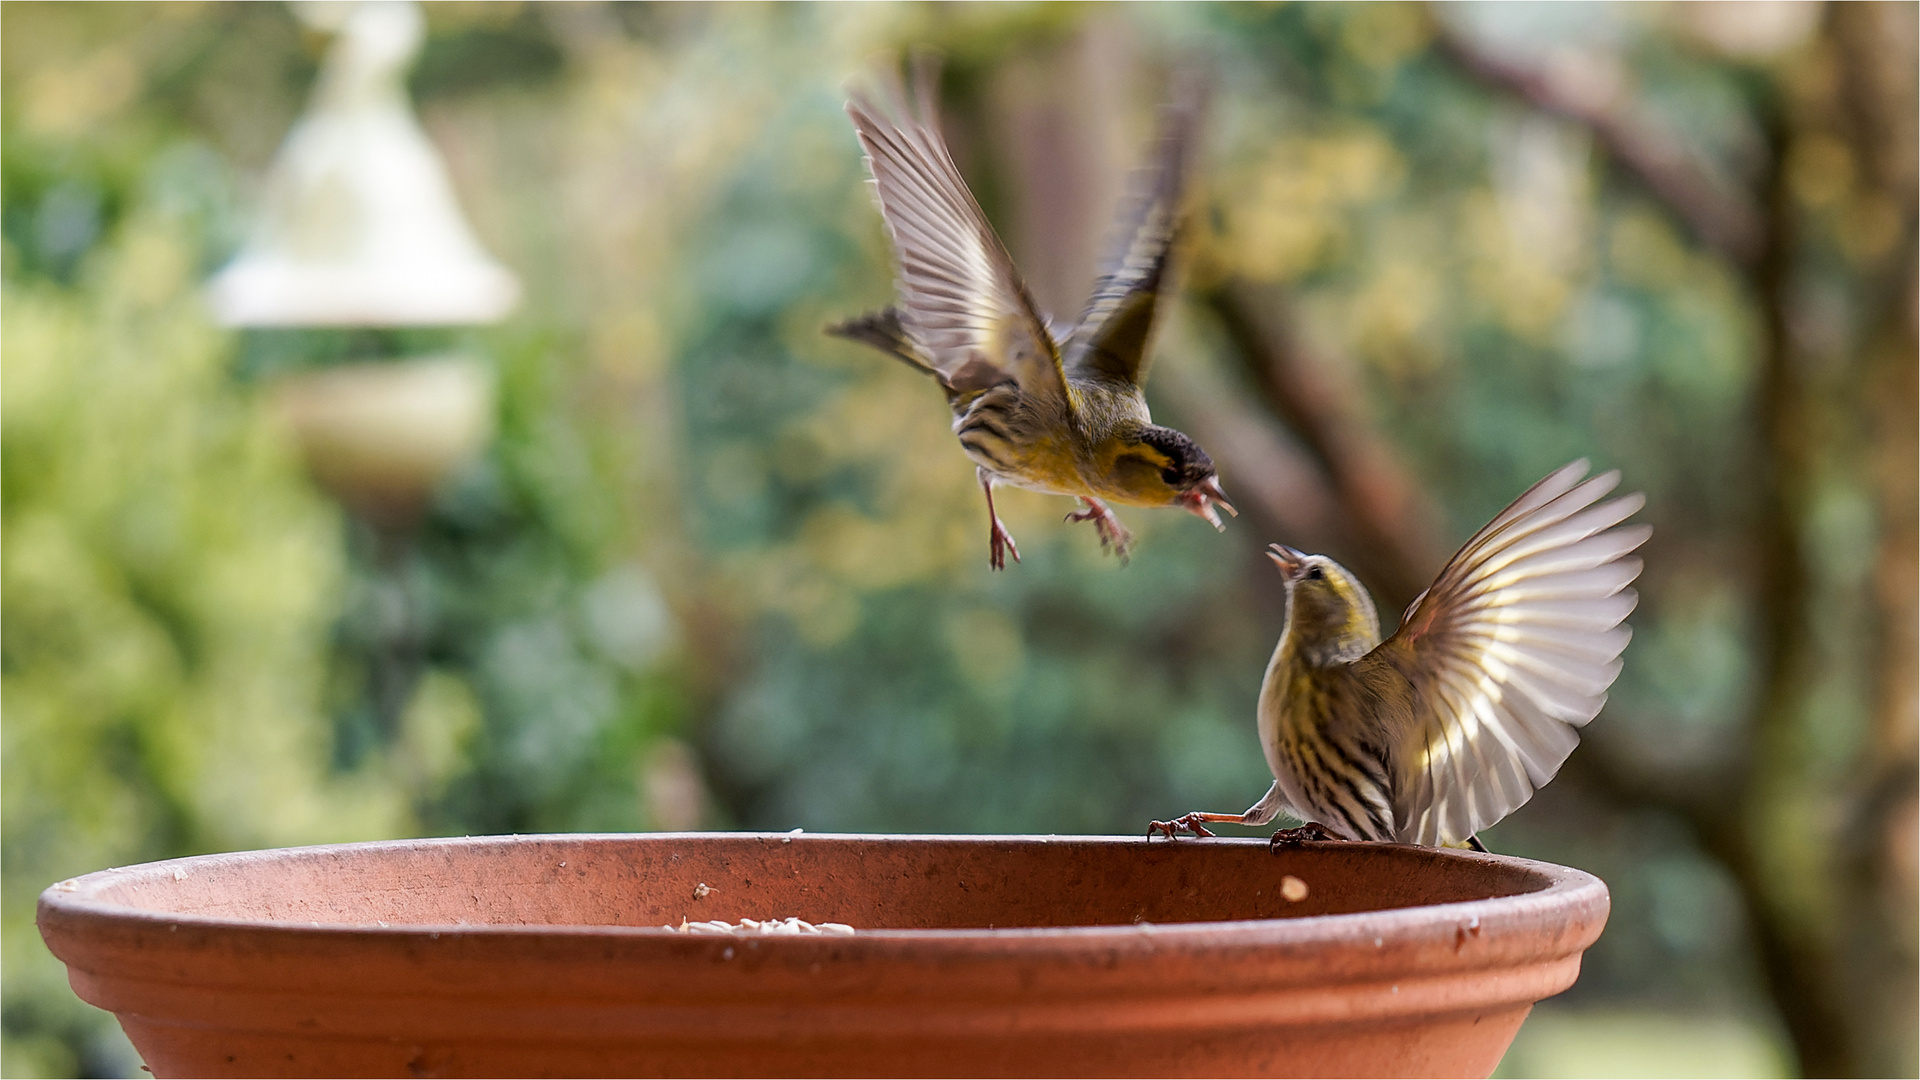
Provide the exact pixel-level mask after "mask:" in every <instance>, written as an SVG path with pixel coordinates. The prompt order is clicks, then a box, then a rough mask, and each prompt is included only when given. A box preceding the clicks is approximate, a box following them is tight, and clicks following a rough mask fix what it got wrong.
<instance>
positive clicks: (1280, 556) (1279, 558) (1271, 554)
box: [1267, 544, 1307, 581]
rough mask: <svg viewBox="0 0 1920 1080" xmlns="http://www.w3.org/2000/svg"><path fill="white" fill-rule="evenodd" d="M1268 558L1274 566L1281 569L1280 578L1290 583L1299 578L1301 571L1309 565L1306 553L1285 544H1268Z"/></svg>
mask: <svg viewBox="0 0 1920 1080" xmlns="http://www.w3.org/2000/svg"><path fill="white" fill-rule="evenodd" d="M1267 558H1269V559H1272V560H1273V565H1275V566H1277V567H1279V568H1280V576H1281V577H1284V578H1286V579H1287V580H1288V581H1292V580H1293V579H1295V578H1297V577H1299V576H1300V571H1301V570H1302V569H1303V568H1304V567H1305V566H1306V565H1307V556H1306V553H1305V552H1303V551H1296V550H1294V549H1293V548H1290V547H1288V546H1287V545H1285V544H1268V545H1267Z"/></svg>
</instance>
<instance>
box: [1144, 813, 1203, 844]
mask: <svg viewBox="0 0 1920 1080" xmlns="http://www.w3.org/2000/svg"><path fill="white" fill-rule="evenodd" d="M1182 830H1185V831H1188V832H1191V833H1193V835H1195V836H1212V835H1213V830H1211V829H1209V828H1207V827H1206V826H1205V825H1203V824H1201V823H1200V816H1199V815H1198V814H1186V815H1184V816H1181V817H1177V818H1174V819H1173V820H1172V821H1154V822H1149V823H1148V825H1147V839H1149V840H1151V839H1153V838H1154V835H1155V834H1161V835H1164V836H1166V838H1167V839H1169V840H1171V839H1173V838H1174V837H1175V836H1177V835H1179V834H1180V832H1181V831H1182Z"/></svg>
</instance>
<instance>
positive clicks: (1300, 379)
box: [1200, 281, 1445, 612]
mask: <svg viewBox="0 0 1920 1080" xmlns="http://www.w3.org/2000/svg"><path fill="white" fill-rule="evenodd" d="M1200 301H1201V303H1202V304H1204V305H1205V306H1206V308H1207V309H1208V310H1209V311H1210V312H1212V313H1213V315H1214V317H1215V318H1217V319H1218V320H1219V323H1220V327H1221V329H1222V331H1224V333H1225V334H1226V337H1227V340H1228V341H1229V342H1230V343H1231V344H1232V346H1233V349H1234V352H1235V353H1236V354H1237V355H1238V357H1239V359H1240V362H1241V365H1242V366H1243V368H1244V369H1245V370H1246V373H1247V375H1248V377H1249V378H1250V379H1251V380H1252V381H1253V384H1254V386H1255V387H1257V388H1258V389H1259V391H1260V395H1261V400H1262V401H1263V403H1264V404H1265V405H1266V407H1267V408H1268V409H1269V410H1271V411H1272V413H1273V415H1274V416H1276V417H1278V418H1279V419H1280V421H1281V422H1282V423H1284V424H1285V425H1286V426H1287V429H1288V430H1290V431H1292V432H1293V433H1294V434H1295V435H1296V436H1297V437H1298V438H1299V439H1300V441H1301V443H1302V444H1304V447H1305V450H1306V455H1307V456H1308V457H1309V458H1310V460H1311V464H1312V466H1313V467H1314V469H1315V471H1316V472H1317V474H1318V475H1319V476H1320V477H1321V478H1322V483H1323V486H1324V490H1325V491H1326V494H1327V496H1328V497H1330V498H1331V499H1332V501H1333V502H1334V503H1335V504H1336V505H1337V506H1338V507H1339V511H1340V515H1339V516H1340V519H1341V521H1342V522H1343V523H1344V530H1343V532H1344V535H1343V537H1342V539H1344V541H1345V543H1346V545H1347V546H1348V547H1349V548H1350V550H1349V551H1345V552H1342V553H1341V554H1342V557H1343V561H1346V562H1348V563H1349V565H1352V566H1353V567H1355V569H1357V570H1358V571H1359V572H1360V574H1361V576H1362V577H1363V578H1365V579H1367V580H1368V581H1371V582H1374V583H1376V587H1377V588H1378V589H1379V590H1380V592H1381V593H1382V594H1383V598H1384V599H1385V600H1386V601H1387V603H1386V604H1385V605H1384V606H1385V609H1386V610H1387V611H1390V612H1396V611H1398V610H1399V609H1400V608H1401V607H1403V606H1405V605H1406V604H1407V603H1409V602H1411V601H1412V599H1413V598H1414V597H1415V596H1416V595H1418V594H1419V593H1420V592H1421V591H1422V590H1423V589H1425V588H1426V587H1427V583H1428V582H1430V581H1431V580H1432V579H1433V575H1434V574H1435V573H1436V572H1438V571H1439V569H1440V564H1441V561H1442V559H1444V557H1445V555H1444V553H1443V552H1441V551H1440V549H1439V545H1438V544H1436V543H1435V542H1434V541H1433V540H1432V536H1433V531H1434V530H1433V528H1432V521H1433V518H1434V513H1433V510H1432V507H1431V506H1430V505H1429V504H1427V503H1426V501H1425V500H1424V498H1423V497H1422V495H1421V492H1420V486H1419V485H1418V483H1416V482H1415V481H1414V479H1413V478H1412V477H1411V476H1409V475H1408V474H1407V472H1406V471H1405V470H1404V469H1403V468H1401V467H1400V466H1399V464H1398V463H1397V462H1396V461H1395V460H1394V454H1393V450H1392V448H1391V447H1390V446H1388V445H1387V443H1386V441H1385V440H1384V439H1382V438H1381V437H1380V436H1379V434H1378V433H1377V432H1375V431H1374V430H1373V426H1372V425H1371V424H1370V423H1369V422H1368V421H1367V419H1366V417H1365V414H1364V411H1363V410H1362V408H1361V406H1360V404H1359V400H1358V399H1359V394H1358V392H1357V390H1356V389H1355V388H1353V387H1349V386H1344V385H1341V383H1340V382H1339V381H1338V380H1337V379H1335V378H1334V377H1332V376H1331V374H1330V367H1331V365H1329V364H1327V363H1325V362H1323V361H1320V360H1319V359H1318V358H1315V357H1313V356H1311V355H1310V352H1309V350H1308V348H1307V346H1306V345H1305V343H1304V342H1303V340H1302V339H1301V336H1300V335H1299V334H1298V333H1297V332H1296V331H1295V330H1294V328H1293V324H1292V321H1291V320H1290V319H1289V318H1288V317H1287V316H1288V310H1287V304H1286V301H1285V298H1284V297H1283V296H1282V295H1281V294H1280V292H1279V290H1277V289H1267V290H1262V291H1258V292H1256V290H1255V289H1254V287H1253V286H1250V285H1248V284H1246V283H1244V282H1235V281H1227V282H1223V283H1221V284H1218V285H1216V286H1214V287H1213V288H1211V289H1208V290H1206V291H1205V292H1203V293H1201V294H1200Z"/></svg>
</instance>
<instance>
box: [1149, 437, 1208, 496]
mask: <svg viewBox="0 0 1920 1080" xmlns="http://www.w3.org/2000/svg"><path fill="white" fill-rule="evenodd" d="M1140 441H1141V442H1143V443H1146V444H1147V445H1148V446H1151V447H1153V448H1154V449H1155V450H1158V451H1160V453H1161V454H1162V455H1164V456H1165V457H1166V458H1167V461H1168V464H1167V466H1166V467H1165V468H1164V469H1162V470H1161V472H1160V477H1161V479H1163V480H1165V481H1166V482H1167V486H1169V487H1173V488H1178V489H1179V490H1181V491H1185V490H1187V489H1188V488H1191V487H1193V486H1194V485H1196V484H1203V483H1205V482H1207V481H1208V480H1211V479H1213V477H1214V475H1215V474H1216V473H1217V472H1218V470H1217V469H1215V468H1214V467H1213V459H1212V458H1210V457H1208V456H1207V452H1206V451H1205V450H1202V449H1200V444H1199V443H1197V442H1194V441H1193V440H1192V439H1189V438H1187V437H1186V436H1185V435H1183V434H1181V433H1180V432H1178V431H1175V430H1173V429H1172V428H1169V427H1158V426H1154V427H1149V428H1147V429H1146V430H1145V431H1143V432H1141V433H1140Z"/></svg>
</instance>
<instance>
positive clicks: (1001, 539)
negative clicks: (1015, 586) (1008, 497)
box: [974, 466, 1020, 570]
mask: <svg viewBox="0 0 1920 1080" xmlns="http://www.w3.org/2000/svg"><path fill="white" fill-rule="evenodd" d="M974 471H975V473H977V474H978V475H979V477H980V490H981V491H984V492H986V493H987V520H988V521H991V522H992V523H993V526H992V529H991V531H990V532H989V533H988V534H987V564H988V565H989V566H992V567H993V568H994V569H995V570H1005V569H1006V568H1007V555H1008V554H1009V553H1011V554H1012V555H1013V561H1014V562H1019V561H1020V549H1019V548H1017V547H1015V546H1014V544H1013V534H1012V533H1009V532H1007V527H1006V526H1005V525H1002V524H1000V515H999V514H997V513H995V512H994V509H993V474H992V473H990V472H988V471H987V470H985V469H982V468H979V467H977V466H976V467H975V469H974Z"/></svg>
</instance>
